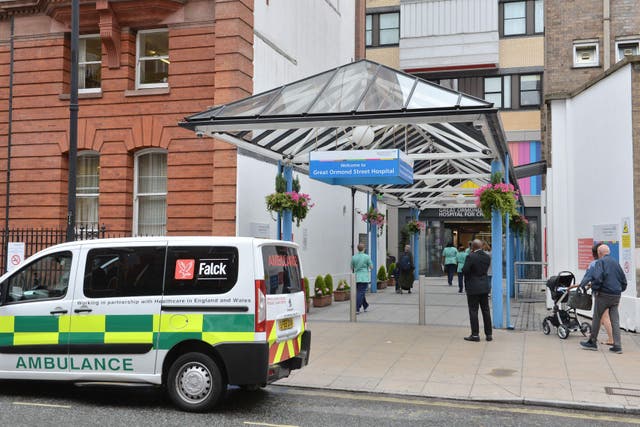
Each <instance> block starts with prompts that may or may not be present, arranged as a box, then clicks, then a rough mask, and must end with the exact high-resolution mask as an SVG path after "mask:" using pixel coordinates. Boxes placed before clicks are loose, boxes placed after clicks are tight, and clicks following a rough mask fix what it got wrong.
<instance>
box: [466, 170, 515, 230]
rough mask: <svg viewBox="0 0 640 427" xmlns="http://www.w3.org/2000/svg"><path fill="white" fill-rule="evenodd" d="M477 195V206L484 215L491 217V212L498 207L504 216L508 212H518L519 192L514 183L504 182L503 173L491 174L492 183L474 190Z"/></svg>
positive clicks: (512, 213) (511, 213) (510, 213)
mask: <svg viewBox="0 0 640 427" xmlns="http://www.w3.org/2000/svg"><path fill="white" fill-rule="evenodd" d="M474 194H475V196H476V206H478V207H479V208H480V210H481V211H482V215H483V216H484V217H485V218H487V219H490V218H491V212H492V211H493V209H496V210H497V211H498V212H500V214H501V215H502V217H503V218H504V216H505V215H506V214H509V215H515V214H517V213H518V212H517V210H516V202H517V200H518V192H517V191H516V190H515V189H514V187H513V185H511V184H505V183H503V182H502V174H501V173H494V174H492V175H491V184H487V185H483V186H482V187H480V188H478V189H477V190H476V191H475V192H474Z"/></svg>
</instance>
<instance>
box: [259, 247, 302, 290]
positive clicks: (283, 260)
mask: <svg viewBox="0 0 640 427" xmlns="http://www.w3.org/2000/svg"><path fill="white" fill-rule="evenodd" d="M262 260H263V262H264V275H265V278H264V280H265V284H266V286H267V293H268V294H291V293H294V292H300V291H301V290H302V288H301V274H300V259H299V258H298V252H297V250H296V249H295V248H292V247H289V246H263V247H262Z"/></svg>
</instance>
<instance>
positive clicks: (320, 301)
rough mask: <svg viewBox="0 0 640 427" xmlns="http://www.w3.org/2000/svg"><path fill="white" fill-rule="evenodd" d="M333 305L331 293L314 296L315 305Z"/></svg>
mask: <svg viewBox="0 0 640 427" xmlns="http://www.w3.org/2000/svg"><path fill="white" fill-rule="evenodd" d="M328 305H331V295H323V296H321V297H313V306H314V307H326V306H328Z"/></svg>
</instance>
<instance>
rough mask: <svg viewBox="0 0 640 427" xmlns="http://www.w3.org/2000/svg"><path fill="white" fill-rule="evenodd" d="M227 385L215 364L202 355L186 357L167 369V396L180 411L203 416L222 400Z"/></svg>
mask: <svg viewBox="0 0 640 427" xmlns="http://www.w3.org/2000/svg"><path fill="white" fill-rule="evenodd" d="M225 390H226V385H225V384H224V382H223V380H222V375H221V374H220V369H218V366H217V365H216V363H215V362H214V361H213V360H212V359H211V358H210V357H209V356H207V355H206V354H203V353H195V352H192V353H186V354H183V355H182V356H180V357H178V358H177V359H176V360H175V362H173V364H172V365H171V367H170V368H169V374H168V376H167V393H168V394H169V397H170V398H171V401H172V402H173V403H174V404H175V405H176V406H177V407H178V408H180V409H182V410H184V411H189V412H205V411H208V410H210V409H212V408H213V407H214V406H216V404H218V402H219V401H220V399H221V398H222V397H223V396H224V393H225Z"/></svg>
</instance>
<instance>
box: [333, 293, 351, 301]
mask: <svg viewBox="0 0 640 427" xmlns="http://www.w3.org/2000/svg"><path fill="white" fill-rule="evenodd" d="M333 299H334V300H335V301H349V300H350V299H351V291H333Z"/></svg>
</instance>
